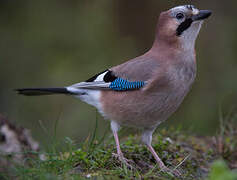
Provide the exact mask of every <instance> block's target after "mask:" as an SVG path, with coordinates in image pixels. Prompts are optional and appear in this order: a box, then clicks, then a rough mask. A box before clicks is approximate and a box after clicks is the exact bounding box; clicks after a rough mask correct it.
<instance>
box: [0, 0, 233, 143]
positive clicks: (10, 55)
mask: <svg viewBox="0 0 237 180" xmlns="http://www.w3.org/2000/svg"><path fill="white" fill-rule="evenodd" d="M182 4H194V5H195V6H197V7H198V8H200V9H211V10H213V15H212V17H211V18H210V19H209V20H208V21H207V22H205V24H204V25H203V28H202V30H201V33H200V36H199V38H198V41H197V44H196V49H197V63H198V75H197V79H196V82H195V84H194V86H193V88H192V91H191V93H189V95H188V97H187V98H186V99H185V101H184V103H183V104H182V106H181V108H180V109H179V110H178V112H177V113H175V114H174V115H173V116H172V117H171V118H169V121H167V122H166V123H164V124H163V125H162V126H171V125H173V126H179V125H180V124H181V125H182V126H183V127H185V128H187V129H190V128H191V129H192V130H193V131H194V132H196V133H202V134H207V133H209V134H212V133H215V131H216V130H217V128H218V124H219V117H220V115H219V109H220V107H221V108H222V109H223V112H228V111H229V110H230V109H232V108H234V107H235V105H236V104H237V103H236V100H237V98H236V97H237V96H236V92H237V82H236V79H237V78H236V77H237V59H236V57H237V49H236V48H237V31H236V30H237V21H236V15H237V14H236V6H237V2H236V1H235V0H229V1H228V3H227V1H198V2H196V1H195V2H192V1H180V0H179V1H178V0H176V1H166V0H160V1H158V0H137V1H128V0H100V1H95V0H50V1H47V0H40V1H32V0H1V1H0V37H1V40H0V62H1V65H0V82H1V88H0V113H2V114H3V115H5V116H7V117H8V118H9V119H11V120H12V121H14V122H15V123H16V124H19V125H22V126H24V127H26V128H29V129H31V130H32V133H33V135H34V137H35V138H36V139H37V140H39V141H41V142H42V143H44V144H47V142H49V141H48V139H49V136H50V134H53V131H54V125H55V123H56V121H57V120H58V124H57V137H58V138H62V137H64V136H69V137H71V138H73V139H77V141H78V142H81V141H83V140H85V138H86V137H87V136H88V135H89V134H91V132H92V131H93V129H94V126H95V121H96V110H95V109H94V108H93V107H91V106H89V105H87V104H85V103H83V102H80V101H79V100H77V99H75V98H73V97H67V96H58V95H57V96H44V97H43V96H41V97H34V98H32V97H23V96H18V95H17V94H16V93H15V92H14V91H13V89H15V88H22V87H58V86H66V85H70V84H73V83H77V82H80V81H83V80H85V79H88V78H89V77H91V76H92V75H94V74H96V73H98V72H101V71H103V70H105V69H107V68H109V67H111V66H114V65H116V64H120V63H122V62H124V61H126V60H128V59H130V58H134V57H136V56H138V55H141V54H143V53H144V52H145V51H147V50H148V49H149V48H150V47H151V45H152V42H153V38H154V32H155V26H156V23H157V18H158V16H159V14H160V12H161V11H163V10H167V9H170V8H172V7H174V6H177V5H182ZM98 119H99V130H100V133H103V132H104V131H105V130H106V128H107V127H109V125H108V122H106V121H104V120H103V118H102V117H100V116H98ZM40 122H41V124H43V126H44V127H45V128H46V129H47V130H46V131H47V132H45V131H44V130H43V128H42V127H41V125H40Z"/></svg>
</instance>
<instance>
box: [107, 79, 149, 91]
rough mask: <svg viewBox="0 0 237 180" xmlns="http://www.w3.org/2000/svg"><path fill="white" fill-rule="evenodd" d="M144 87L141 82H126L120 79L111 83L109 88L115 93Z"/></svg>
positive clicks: (143, 83)
mask: <svg viewBox="0 0 237 180" xmlns="http://www.w3.org/2000/svg"><path fill="white" fill-rule="evenodd" d="M144 85H145V82H143V81H132V82H130V81H128V80H125V79H122V78H117V79H115V80H114V81H112V82H111V84H110V86H109V88H110V89H113V90H115V91H127V90H136V89H140V88H142V87H143V86H144Z"/></svg>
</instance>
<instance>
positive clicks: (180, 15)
mask: <svg viewBox="0 0 237 180" xmlns="http://www.w3.org/2000/svg"><path fill="white" fill-rule="evenodd" d="M176 18H177V19H178V20H181V19H183V18H184V14H183V13H178V14H177V15H176Z"/></svg>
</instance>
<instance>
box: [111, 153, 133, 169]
mask: <svg viewBox="0 0 237 180" xmlns="http://www.w3.org/2000/svg"><path fill="white" fill-rule="evenodd" d="M112 156H113V157H115V158H116V159H118V160H119V161H120V162H121V163H122V164H124V165H125V166H127V167H128V168H129V169H134V166H133V164H134V161H133V160H129V159H126V158H125V157H124V156H123V154H115V153H112Z"/></svg>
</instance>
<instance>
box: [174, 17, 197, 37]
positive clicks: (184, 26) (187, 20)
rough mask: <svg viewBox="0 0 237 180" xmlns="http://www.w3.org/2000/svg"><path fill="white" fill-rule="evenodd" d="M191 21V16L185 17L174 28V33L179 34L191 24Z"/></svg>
mask: <svg viewBox="0 0 237 180" xmlns="http://www.w3.org/2000/svg"><path fill="white" fill-rule="evenodd" d="M192 23H193V20H192V19H191V18H188V19H186V20H185V21H184V22H182V23H181V24H180V25H179V27H178V28H177V29H176V35H177V36H181V35H182V33H183V32H184V31H185V30H187V29H188V28H189V27H190V26H191V24H192Z"/></svg>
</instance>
